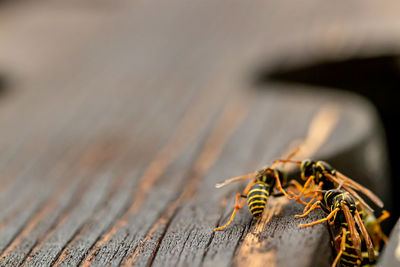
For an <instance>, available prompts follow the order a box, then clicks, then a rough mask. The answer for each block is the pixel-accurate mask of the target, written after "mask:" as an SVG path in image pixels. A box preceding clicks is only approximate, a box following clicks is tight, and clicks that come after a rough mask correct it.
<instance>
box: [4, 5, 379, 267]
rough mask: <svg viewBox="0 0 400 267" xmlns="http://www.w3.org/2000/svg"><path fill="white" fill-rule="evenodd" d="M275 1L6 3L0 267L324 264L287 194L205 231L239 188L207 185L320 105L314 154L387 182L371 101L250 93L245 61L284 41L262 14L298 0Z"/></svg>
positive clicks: (325, 251) (282, 138) (251, 163)
mask: <svg viewBox="0 0 400 267" xmlns="http://www.w3.org/2000/svg"><path fill="white" fill-rule="evenodd" d="M273 3H275V5H278V2H276V1H272V2H271V1H270V2H268V3H267V4H263V5H264V8H260V6H258V5H244V3H243V2H236V3H235V4H234V5H232V6H230V8H229V9H226V8H225V7H224V6H223V5H222V4H221V3H215V2H212V5H213V6H212V7H210V5H211V2H203V1H199V2H193V3H188V2H185V3H182V2H181V1H168V2H161V1H159V2H152V1H144V2H136V1H135V2H130V1H120V2H117V3H116V4H115V5H113V6H110V4H109V2H106V1H96V4H97V5H96V6H95V7H93V6H92V3H91V2H89V1H84V2H82V1H68V2H57V3H54V2H52V1H50V2H48V1H43V2H39V3H32V2H28V3H25V2H24V1H21V2H19V3H18V4H17V5H9V4H8V3H3V5H4V6H3V7H2V9H1V10H0V25H1V26H0V27H1V28H2V29H4V31H3V32H5V37H2V41H4V42H2V43H1V45H0V48H1V50H2V51H3V54H2V55H1V57H0V70H1V71H2V72H3V74H2V77H4V80H5V81H6V82H5V84H6V85H7V86H8V88H7V90H4V92H6V93H5V94H3V95H2V96H0V97H2V99H1V100H2V101H0V125H1V129H2V131H1V133H0V170H1V175H0V182H1V185H2V186H1V188H0V210H1V213H0V253H1V256H0V257H1V260H0V264H1V265H3V266H7V265H12V266H18V265H21V266H48V265H60V266H77V265H81V266H88V265H90V264H92V265H94V266H98V265H105V264H107V265H114V266H117V265H138V266H150V265H153V266H165V265H169V266H173V265H181V266H186V265H189V264H190V265H191V266H228V265H232V264H237V265H242V264H243V265H244V264H247V263H253V264H254V266H257V265H263V266H268V265H270V266H274V265H279V266H294V265H296V266H311V265H313V264H316V263H318V264H319V266H324V265H326V266H327V265H329V262H330V261H331V259H330V258H329V254H330V247H329V238H328V233H327V230H326V226H325V225H319V226H316V227H314V228H309V229H302V230H299V229H298V228H297V225H298V223H301V222H304V221H306V220H307V221H308V220H312V219H315V218H316V217H319V216H321V214H319V213H315V214H314V215H313V216H312V217H310V218H307V219H304V220H297V221H295V220H294V219H293V215H294V214H296V213H298V212H300V210H301V209H302V207H301V206H300V205H298V204H296V203H292V202H288V201H287V200H285V199H284V198H277V199H271V200H270V202H269V203H268V210H267V212H266V213H265V214H264V217H263V219H262V220H260V221H253V220H252V218H251V216H250V214H249V212H248V211H247V210H246V209H243V210H241V211H240V212H239V213H238V215H237V217H236V219H235V221H234V223H233V224H232V225H231V226H230V227H229V228H228V229H226V230H225V231H221V232H217V233H214V232H213V231H212V229H213V228H214V227H215V226H216V225H218V224H220V223H222V222H223V221H225V220H226V219H227V217H228V216H229V214H230V212H231V209H232V205H233V198H234V195H235V193H236V192H238V191H239V190H241V189H242V188H243V184H241V183H238V184H235V185H231V186H229V187H226V188H223V189H220V190H217V189H215V188H214V185H215V183H216V182H219V181H221V180H222V179H225V178H227V177H231V176H235V175H238V174H243V173H248V172H250V171H254V170H255V169H256V168H257V167H260V166H262V165H264V164H266V163H268V162H270V161H271V160H273V159H275V158H276V157H277V156H279V155H281V153H282V151H283V150H285V149H286V148H287V145H288V144H289V143H290V142H291V141H292V140H293V139H295V138H299V137H303V136H305V134H306V131H307V127H308V124H309V122H310V120H311V118H312V116H313V114H315V112H316V111H317V110H318V109H319V108H320V107H321V106H322V105H323V104H324V103H327V102H331V101H334V102H336V103H339V104H340V106H341V108H342V113H341V117H340V122H339V124H338V127H337V129H336V130H335V131H334V132H333V134H332V136H331V137H330V138H329V140H328V142H327V143H326V145H325V146H324V147H322V148H321V150H320V151H319V153H318V155H317V156H316V157H323V158H327V159H332V160H334V159H335V158H336V159H339V161H340V160H342V161H343V160H345V161H346V164H350V163H357V166H362V167H359V168H353V169H354V170H353V169H352V170H353V172H352V173H351V175H352V176H354V177H363V178H364V181H365V182H366V183H367V184H374V185H375V186H376V187H375V189H376V190H377V192H378V194H379V195H380V196H383V195H382V194H383V192H384V190H385V186H386V184H385V180H384V175H383V173H382V172H381V170H382V168H383V166H384V164H383V162H384V157H379V156H380V155H384V153H385V150H384V146H383V145H382V144H381V142H382V136H381V135H380V132H379V131H377V130H376V129H377V128H378V126H377V123H378V122H377V119H376V117H375V113H374V110H373V109H371V107H370V106H369V104H368V103H366V102H364V101H363V100H362V99H359V98H356V97H354V96H352V95H338V94H335V93H334V92H329V91H325V92H323V91H315V90H311V89H310V90H309V89H306V88H303V89H302V90H293V89H298V87H296V86H294V87H290V86H287V85H282V84H273V83H269V84H266V85H265V87H264V88H262V89H261V90H254V88H250V85H249V84H250V83H249V81H248V80H246V79H247V78H248V77H249V75H248V73H247V72H246V71H247V70H248V69H252V68H253V67H254V66H255V65H257V64H256V63H257V62H255V59H256V58H257V59H258V58H260V57H268V56H271V55H273V54H274V53H275V52H276V51H278V50H279V49H281V47H280V45H278V43H276V42H275V43H274V42H271V40H274V38H275V37H277V38H279V34H278V33H277V32H275V31H274V28H273V24H271V23H272V22H273V23H278V24H279V23H280V22H281V20H282V18H280V16H281V15H282V14H286V12H288V11H290V12H292V13H293V14H294V13H296V12H294V11H293V10H296V11H298V8H299V6H297V7H292V6H291V5H292V2H291V4H290V6H289V5H288V6H287V7H286V9H285V8H283V9H279V8H278V7H279V6H275V7H274V6H272V7H271V6H270V5H273ZM314 4H316V2H315V1H310V2H309V4H308V5H309V6H311V5H314ZM284 7H285V6H284ZM346 9H347V8H346ZM291 10H292V11H291ZM266 11H270V12H272V11H274V12H275V11H276V12H277V13H278V14H277V15H272V13H274V12H272V13H271V14H269V15H270V16H266V14H265V12H266ZM290 12H289V13H290ZM337 12H338V13H340V12H341V10H339V11H337ZM248 14H251V17H252V20H248V19H247V20H246V19H244V20H242V19H241V18H242V16H244V15H248ZM279 14H280V15H279ZM299 14H301V16H303V17H304V18H307V17H308V16H309V15H310V14H309V13H307V12H304V14H302V13H299ZM362 14H364V16H365V17H366V18H368V19H369V17H368V12H367V13H366V14H365V13H362ZM349 16H351V17H353V16H354V15H353V13H351V14H349ZM321 17H323V14H321ZM362 17H363V16H361V18H362ZM149 18H151V19H149ZM267 18H268V19H267ZM299 21H301V20H299ZM260 25H261V26H260ZM286 25H287V26H289V25H288V24H286ZM296 27H298V28H299V29H300V30H302V32H304V31H308V24H307V23H300V24H297V25H296ZM280 31H285V28H283V29H280ZM266 32H268V35H264V34H265V33H266ZM3 38H4V39H3ZM248 40H252V42H251V43H249V42H248ZM275 40H278V39H275ZM279 51H282V50H279ZM360 144H362V145H360ZM360 147H361V148H360ZM367 148H368V150H366V149H367ZM360 149H361V150H360ZM354 155H356V156H354ZM336 166H337V167H338V168H340V167H341V165H340V164H339V165H336Z"/></svg>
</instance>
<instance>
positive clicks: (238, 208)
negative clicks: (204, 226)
mask: <svg viewBox="0 0 400 267" xmlns="http://www.w3.org/2000/svg"><path fill="white" fill-rule="evenodd" d="M254 184H255V181H254V180H253V181H250V182H249V183H248V184H247V186H246V188H245V189H244V191H243V193H242V194H240V193H239V194H237V195H236V200H235V208H234V209H233V212H232V215H231V218H230V219H229V221H228V222H227V223H226V224H225V225H223V226H220V227H217V228H214V231H218V230H222V229H224V228H226V227H227V226H228V225H229V224H230V223H231V222H232V221H233V219H234V218H235V214H236V211H238V210H240V209H241V208H242V207H243V204H244V203H243V202H242V203H239V199H240V198H243V199H244V198H247V193H249V191H250V189H251V187H252V186H253V185H254Z"/></svg>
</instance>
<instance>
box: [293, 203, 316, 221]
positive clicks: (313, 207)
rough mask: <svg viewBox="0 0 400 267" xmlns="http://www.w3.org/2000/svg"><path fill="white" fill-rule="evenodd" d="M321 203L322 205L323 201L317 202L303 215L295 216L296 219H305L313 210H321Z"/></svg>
mask: <svg viewBox="0 0 400 267" xmlns="http://www.w3.org/2000/svg"><path fill="white" fill-rule="evenodd" d="M320 203H321V201H319V200H318V201H316V202H315V203H314V204H313V205H312V206H311V208H310V209H309V210H308V211H307V212H304V213H303V214H301V215H294V217H295V218H303V217H305V216H307V215H308V214H309V213H310V212H311V211H312V210H315V209H317V208H319V206H318V204H320Z"/></svg>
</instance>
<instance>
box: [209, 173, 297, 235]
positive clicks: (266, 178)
mask: <svg viewBox="0 0 400 267" xmlns="http://www.w3.org/2000/svg"><path fill="white" fill-rule="evenodd" d="M249 178H253V180H252V181H250V182H249V184H248V185H247V186H246V188H245V189H244V191H243V193H238V194H237V195H236V200H235V208H234V209H233V212H232V215H231V218H230V219H229V221H228V222H227V223H226V224H225V225H223V226H220V227H217V228H215V229H214V231H217V230H222V229H224V228H226V227H227V226H228V225H229V224H230V223H231V222H232V221H233V219H234V217H235V214H236V211H238V210H239V209H241V208H242V206H243V204H241V203H239V199H240V198H247V204H248V207H249V209H250V212H251V213H252V215H253V216H254V217H256V218H258V217H260V216H261V214H262V213H263V211H264V209H265V206H266V205H267V201H268V197H269V196H271V195H274V194H273V189H274V188H276V189H278V190H279V191H280V192H281V194H283V195H285V196H286V197H288V198H290V199H293V198H294V193H292V192H289V191H288V192H289V193H290V194H291V196H289V195H288V194H287V193H286V191H285V190H284V189H283V187H282V183H283V184H286V175H285V174H284V173H283V172H282V171H280V170H279V169H276V168H273V167H265V168H262V169H260V170H258V171H257V172H256V173H250V174H247V175H243V176H238V177H234V178H231V179H228V180H226V181H224V182H223V183H220V184H217V185H216V187H217V188H220V187H222V186H224V185H227V184H229V183H231V182H234V181H240V180H244V179H249Z"/></svg>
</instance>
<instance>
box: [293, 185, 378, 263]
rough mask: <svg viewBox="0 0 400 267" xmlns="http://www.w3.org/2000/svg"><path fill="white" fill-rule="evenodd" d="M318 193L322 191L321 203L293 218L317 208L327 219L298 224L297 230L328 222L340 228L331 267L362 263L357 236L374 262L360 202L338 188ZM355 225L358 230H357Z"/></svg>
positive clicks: (371, 245)
mask: <svg viewBox="0 0 400 267" xmlns="http://www.w3.org/2000/svg"><path fill="white" fill-rule="evenodd" d="M321 192H325V193H324V195H323V199H322V200H318V201H315V202H314V204H313V205H312V206H311V208H310V209H308V211H306V212H305V213H304V214H302V215H296V216H295V217H298V218H299V217H304V216H306V215H307V214H309V213H310V212H311V211H312V210H314V209H316V208H318V207H320V208H321V209H322V210H323V211H324V212H326V213H327V214H328V216H327V217H325V218H323V219H321V220H318V221H315V222H311V223H308V224H300V225H299V227H300V228H301V227H308V226H312V225H316V224H319V223H322V222H325V221H328V223H329V224H330V225H334V224H335V225H336V226H338V227H339V228H340V229H341V233H340V234H339V235H338V236H337V237H336V238H335V239H336V241H338V240H339V241H340V247H339V249H338V253H337V256H336V258H335V260H334V262H333V264H332V266H336V265H337V263H338V262H339V260H340V262H341V264H342V265H343V266H355V265H357V266H359V265H360V264H361V262H362V260H363V257H362V251H361V238H360V234H361V235H362V237H363V240H364V242H365V245H366V250H367V254H368V259H369V261H370V262H373V261H374V260H375V250H374V246H373V243H372V240H371V237H370V235H369V233H368V231H367V229H366V227H365V225H364V222H363V220H362V218H361V216H360V212H359V210H358V209H359V208H358V207H359V205H360V202H359V201H357V200H356V199H355V198H354V197H353V196H352V195H351V194H350V193H349V192H347V191H344V190H341V189H331V190H328V191H321ZM356 224H357V225H358V227H356Z"/></svg>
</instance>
